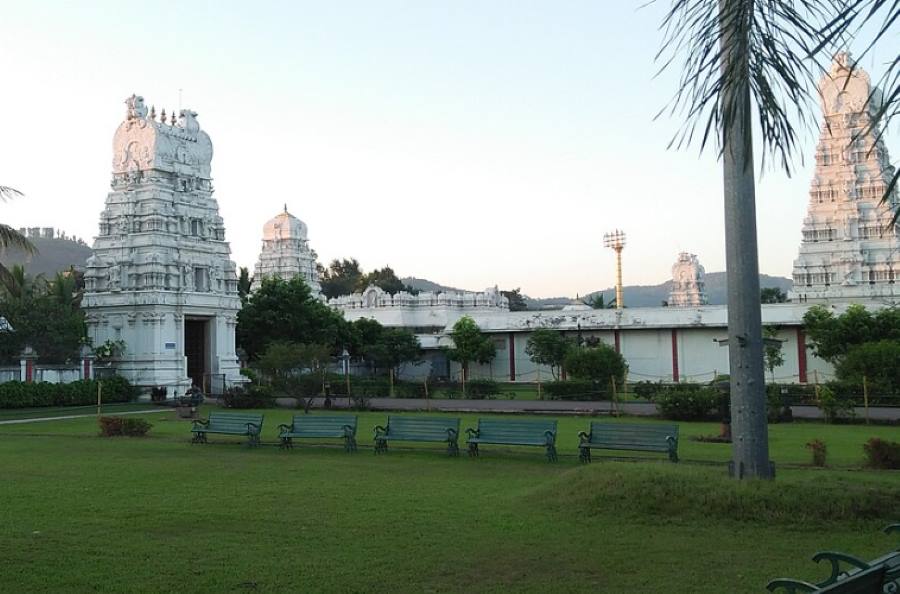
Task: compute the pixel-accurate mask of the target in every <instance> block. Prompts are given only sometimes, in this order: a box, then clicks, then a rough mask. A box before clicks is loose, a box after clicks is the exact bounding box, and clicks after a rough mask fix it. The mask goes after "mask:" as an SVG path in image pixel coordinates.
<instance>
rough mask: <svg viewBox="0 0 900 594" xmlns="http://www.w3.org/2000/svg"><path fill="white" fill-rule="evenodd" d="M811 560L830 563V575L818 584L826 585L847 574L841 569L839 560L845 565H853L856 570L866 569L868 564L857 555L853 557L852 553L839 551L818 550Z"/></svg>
mask: <svg viewBox="0 0 900 594" xmlns="http://www.w3.org/2000/svg"><path fill="white" fill-rule="evenodd" d="M812 560H813V561H815V562H816V563H819V562H820V561H828V562H829V563H831V575H830V576H828V579H827V580H826V581H824V582H822V583H821V584H819V585H820V586H828V585H831V584H833V583H835V582H836V581H838V579H840V578H841V577H843V576H846V575H847V572H846V571H843V570H842V569H841V562H842V561H843V562H844V563H846V564H847V565H850V566H852V567H855V568H856V569H858V570H863V569H868V568H869V564H868V563H866V562H865V561H863V560H862V559H860V558H858V557H854V556H853V555H848V554H846V553H841V552H839V551H819V552H818V553H816V554H815V555H813V558H812Z"/></svg>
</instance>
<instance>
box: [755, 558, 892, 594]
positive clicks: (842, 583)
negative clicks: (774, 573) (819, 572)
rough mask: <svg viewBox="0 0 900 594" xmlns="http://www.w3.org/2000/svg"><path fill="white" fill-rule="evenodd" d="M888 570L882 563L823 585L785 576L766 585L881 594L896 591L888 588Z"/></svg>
mask: <svg viewBox="0 0 900 594" xmlns="http://www.w3.org/2000/svg"><path fill="white" fill-rule="evenodd" d="M895 555H898V556H900V553H895ZM888 571H889V569H888V567H887V566H885V565H883V564H882V565H876V566H874V567H869V568H868V569H864V570H862V571H859V572H857V573H854V574H853V575H850V576H848V577H846V578H844V579H842V580H838V581H836V582H834V583H833V584H829V585H827V586H824V587H819V586H817V585H816V584H811V583H809V582H801V581H800V580H791V579H786V578H783V579H777V580H772V581H771V582H769V584H768V585H767V586H766V587H767V588H768V589H769V590H771V591H773V592H774V591H775V590H776V589H778V588H784V589H785V590H786V591H787V592H823V593H824V592H827V593H828V594H882V592H885V593H890V592H896V591H897V590H896V589H889V588H890V587H891V586H890V584H889V583H887V581H886V579H887V578H886V577H885V576H886V575H887V572H888Z"/></svg>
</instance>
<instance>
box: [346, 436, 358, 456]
mask: <svg viewBox="0 0 900 594" xmlns="http://www.w3.org/2000/svg"><path fill="white" fill-rule="evenodd" d="M344 451H345V452H347V453H349V454H352V453H353V452H355V451H356V438H355V437H352V436H348V437H345V438H344Z"/></svg>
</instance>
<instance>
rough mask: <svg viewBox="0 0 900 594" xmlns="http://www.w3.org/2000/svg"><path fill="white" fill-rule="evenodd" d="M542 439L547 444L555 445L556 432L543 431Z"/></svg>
mask: <svg viewBox="0 0 900 594" xmlns="http://www.w3.org/2000/svg"><path fill="white" fill-rule="evenodd" d="M544 437H546V438H547V443H556V431H550V430H549V429H547V430H546V431H544Z"/></svg>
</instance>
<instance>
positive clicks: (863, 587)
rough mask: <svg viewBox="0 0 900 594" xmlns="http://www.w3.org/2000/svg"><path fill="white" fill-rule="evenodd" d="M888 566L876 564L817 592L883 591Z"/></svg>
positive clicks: (859, 593)
mask: <svg viewBox="0 0 900 594" xmlns="http://www.w3.org/2000/svg"><path fill="white" fill-rule="evenodd" d="M886 571H887V567H886V566H884V565H876V566H875V567H870V568H869V569H865V570H863V571H860V572H859V573H854V574H853V575H851V576H849V577H846V578H844V579H842V580H840V581H837V582H835V583H833V584H831V585H830V586H828V587H825V588H822V589H821V590H816V592H828V593H829V594H872V593H878V592H881V588H882V585H883V584H884V574H885V572H886Z"/></svg>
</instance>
